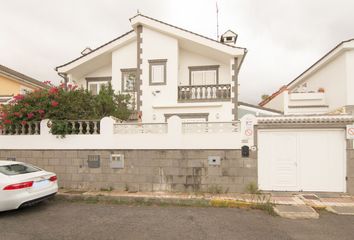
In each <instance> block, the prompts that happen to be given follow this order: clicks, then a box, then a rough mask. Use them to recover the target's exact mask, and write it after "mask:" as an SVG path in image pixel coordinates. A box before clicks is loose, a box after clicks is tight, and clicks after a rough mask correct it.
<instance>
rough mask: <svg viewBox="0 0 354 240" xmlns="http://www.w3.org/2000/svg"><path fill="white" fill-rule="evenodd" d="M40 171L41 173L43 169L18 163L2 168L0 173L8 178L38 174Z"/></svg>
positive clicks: (0, 167)
mask: <svg viewBox="0 0 354 240" xmlns="http://www.w3.org/2000/svg"><path fill="white" fill-rule="evenodd" d="M38 171H41V169H39V168H36V167H33V166H30V165H25V164H18V163H17V164H11V165H5V166H0V173H2V174H5V175H7V176H13V175H19V174H25V173H32V172H38Z"/></svg>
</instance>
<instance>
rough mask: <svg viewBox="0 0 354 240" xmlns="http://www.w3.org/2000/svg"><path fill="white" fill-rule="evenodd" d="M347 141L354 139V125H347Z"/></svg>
mask: <svg viewBox="0 0 354 240" xmlns="http://www.w3.org/2000/svg"><path fill="white" fill-rule="evenodd" d="M347 139H354V125H347Z"/></svg>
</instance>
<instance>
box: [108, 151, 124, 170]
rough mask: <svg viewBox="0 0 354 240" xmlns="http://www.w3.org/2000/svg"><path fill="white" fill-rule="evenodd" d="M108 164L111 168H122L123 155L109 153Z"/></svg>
mask: <svg viewBox="0 0 354 240" xmlns="http://www.w3.org/2000/svg"><path fill="white" fill-rule="evenodd" d="M110 166H111V168H124V155H123V154H111V159H110Z"/></svg>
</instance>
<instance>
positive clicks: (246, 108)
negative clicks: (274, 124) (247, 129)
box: [237, 101, 283, 119]
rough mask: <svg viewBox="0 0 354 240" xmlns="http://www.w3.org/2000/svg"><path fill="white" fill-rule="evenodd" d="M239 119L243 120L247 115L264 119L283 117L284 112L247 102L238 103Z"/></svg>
mask: <svg viewBox="0 0 354 240" xmlns="http://www.w3.org/2000/svg"><path fill="white" fill-rule="evenodd" d="M237 112H238V119H241V118H242V117H243V116H245V115H246V114H252V115H254V116H257V117H264V116H274V115H282V114H283V112H281V111H278V110H274V109H270V108H265V107H261V106H257V105H253V104H249V103H245V102H240V101H239V102H238V111H237Z"/></svg>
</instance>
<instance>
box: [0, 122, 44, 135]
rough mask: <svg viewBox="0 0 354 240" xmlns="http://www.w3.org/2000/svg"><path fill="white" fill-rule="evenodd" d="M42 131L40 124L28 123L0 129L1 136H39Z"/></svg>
mask: <svg viewBox="0 0 354 240" xmlns="http://www.w3.org/2000/svg"><path fill="white" fill-rule="evenodd" d="M40 131H41V128H40V122H39V121H38V122H27V123H26V124H16V125H9V126H5V127H4V128H1V129H0V135H39V134H40Z"/></svg>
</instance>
